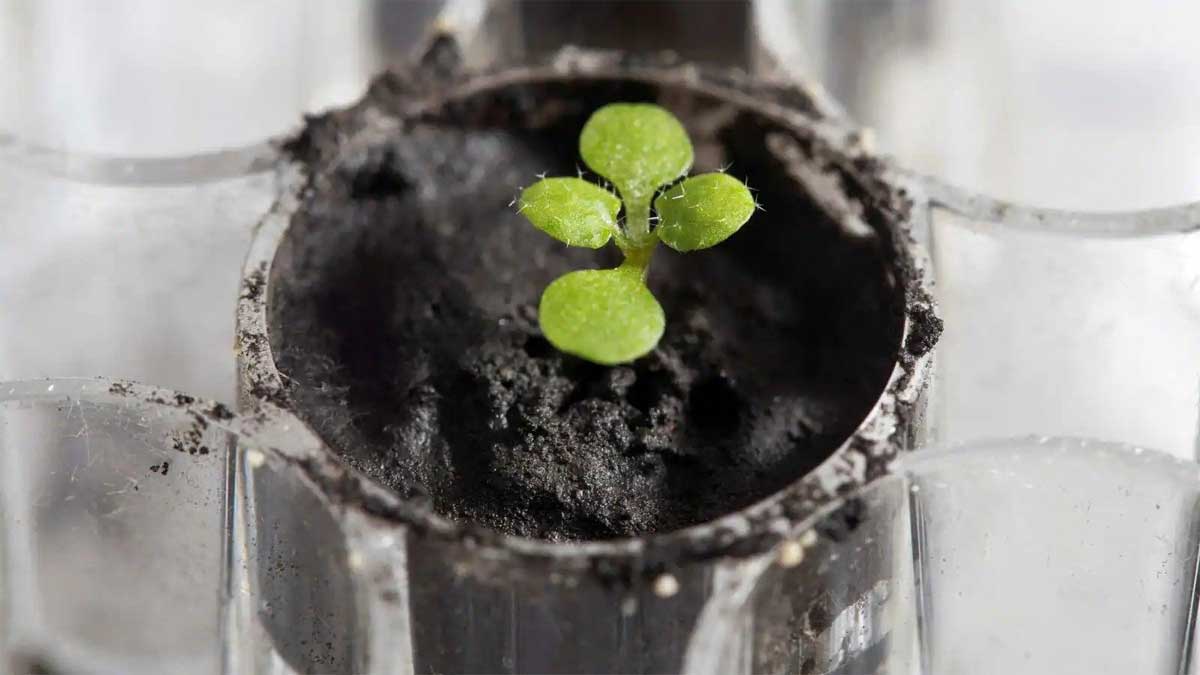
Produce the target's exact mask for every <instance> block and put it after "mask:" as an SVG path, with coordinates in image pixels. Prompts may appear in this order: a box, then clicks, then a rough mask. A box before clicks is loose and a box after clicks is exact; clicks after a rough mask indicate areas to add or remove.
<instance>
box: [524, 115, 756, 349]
mask: <svg viewBox="0 0 1200 675" xmlns="http://www.w3.org/2000/svg"><path fill="white" fill-rule="evenodd" d="M579 154H580V156H582V157H583V161H584V163H586V164H587V165H588V167H589V168H590V169H591V170H592V171H595V172H596V173H598V174H600V175H601V176H603V177H604V178H606V179H608V180H609V181H610V182H611V183H612V185H613V186H614V187H615V188H616V189H617V192H618V193H619V194H620V198H619V199H618V198H617V196H616V195H614V194H613V193H612V192H610V191H609V190H607V189H605V188H604V187H601V186H599V185H596V184H594V183H591V182H588V181H586V180H583V179H582V178H543V179H541V180H539V181H538V182H537V183H534V184H533V185H531V186H529V187H527V188H525V189H524V190H523V191H522V192H521V196H520V197H519V198H518V200H517V201H518V202H519V208H518V212H520V213H522V214H524V215H525V217H526V218H528V219H529V221H530V222H531V223H533V225H534V226H535V227H537V228H538V229H539V230H542V231H543V232H545V233H546V234H548V235H550V236H551V237H554V238H555V239H558V240H559V241H561V242H564V243H566V244H568V245H571V246H581V247H584V248H593V249H595V248H600V247H602V246H604V245H605V244H607V243H608V242H609V240H615V241H616V244H617V247H618V248H620V249H621V253H623V254H624V256H625V261H624V262H623V263H622V264H621V265H620V266H619V267H617V268H616V269H610V270H579V271H575V272H569V273H567V274H564V275H563V276H561V277H559V278H558V279H555V280H554V281H553V282H552V283H551V284H550V285H549V286H547V287H546V290H545V291H544V292H543V293H542V300H541V303H540V305H539V306H538V322H539V323H540V324H541V328H542V333H544V334H545V336H546V339H547V340H549V341H550V343H551V344H553V345H554V346H555V347H557V348H558V349H559V350H561V351H563V352H566V353H568V354H574V355H575V356H579V357H582V358H584V359H587V360H589V361H592V362H595V363H599V364H603V365H614V364H618V363H627V362H629V361H633V360H634V359H637V358H638V357H641V356H644V355H645V354H646V353H648V352H649V351H650V350H652V349H654V346H655V345H656V344H658V341H659V339H661V338H662V335H663V330H664V328H665V327H666V317H665V315H664V314H663V309H662V306H661V305H659V304H658V300H656V299H655V298H654V294H653V293H651V292H650V289H649V288H647V287H646V273H647V271H648V270H649V267H650V258H651V257H652V256H653V255H654V249H655V247H657V246H658V242H660V241H661V242H663V243H665V244H666V245H667V246H670V247H671V248H673V249H675V250H676V251H680V252H683V253H687V252H689V251H698V250H700V249H704V248H708V247H710V246H715V245H716V244H719V243H721V242H722V241H724V240H725V239H727V238H729V237H730V236H731V235H732V234H733V233H734V232H737V231H738V229H739V228H741V227H742V225H744V224H745V223H746V221H747V220H749V219H750V215H751V214H752V213H753V212H754V209H755V208H756V206H757V205H756V204H755V202H754V197H752V196H751V195H750V190H749V189H748V188H747V187H746V186H745V185H743V184H742V182H741V181H739V180H738V179H736V178H734V177H732V176H729V175H726V174H725V173H722V172H718V173H706V174H701V175H699V176H692V177H690V178H686V179H684V180H682V181H679V182H676V181H678V180H679V178H681V177H682V176H684V175H685V174H686V173H687V172H688V169H690V168H691V167H692V143H691V141H690V140H689V139H688V135H687V132H686V131H684V129H683V125H682V124H680V123H679V120H677V119H676V118H675V116H674V115H672V114H671V113H669V112H667V111H666V110H664V109H662V108H660V107H658V106H656V105H652V104H648V103H612V104H610V105H606V106H604V107H603V108H600V109H599V110H597V111H596V112H595V113H593V114H592V116H591V118H589V119H588V121H587V124H585V125H584V126H583V132H582V133H580V135H579ZM668 184H673V185H671V186H670V187H669V188H667V189H666V190H664V191H662V192H661V193H659V194H658V195H657V196H655V193H657V192H658V190H659V189H660V188H661V187H663V186H664V185H668ZM622 204H623V205H624V207H625V213H624V219H621V218H619V215H620V213H621V206H622ZM651 207H653V212H654V214H655V215H654V217H652V216H651ZM652 225H653V227H652Z"/></svg>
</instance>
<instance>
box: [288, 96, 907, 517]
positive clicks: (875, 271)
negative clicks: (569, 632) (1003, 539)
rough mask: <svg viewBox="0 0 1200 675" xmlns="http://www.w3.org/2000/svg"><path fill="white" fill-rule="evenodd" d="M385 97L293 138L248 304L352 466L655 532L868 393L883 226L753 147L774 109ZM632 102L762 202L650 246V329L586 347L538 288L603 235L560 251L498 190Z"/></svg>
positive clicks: (827, 429) (702, 101)
mask: <svg viewBox="0 0 1200 675" xmlns="http://www.w3.org/2000/svg"><path fill="white" fill-rule="evenodd" d="M405 96H406V95H405V93H404V92H403V91H402V90H401V88H400V87H399V86H398V85H396V84H395V83H394V82H393V83H389V82H386V81H385V82H383V83H380V84H377V85H376V87H374V88H373V90H372V93H371V94H369V95H368V99H367V100H366V101H364V103H362V104H360V105H358V106H356V107H355V108H353V109H350V110H348V111H343V112H339V113H335V114H332V115H329V116H326V117H323V118H318V119H315V120H311V121H310V122H309V124H308V126H307V128H306V129H305V130H304V132H303V133H302V134H301V135H300V136H299V137H298V138H297V139H296V140H295V141H294V142H293V143H292V144H291V146H290V149H291V151H292V152H293V153H294V155H295V156H296V158H297V160H298V161H302V162H305V163H306V164H307V165H308V166H307V169H308V171H309V175H310V179H311V182H310V187H309V189H308V190H307V192H306V195H305V197H304V203H303V206H302V207H301V209H300V211H299V213H298V214H297V215H296V216H295V217H294V219H293V221H292V224H291V226H290V229H289V231H288V233H287V235H286V237H285V239H284V241H283V243H282V245H281V248H280V251H279V253H278V255H277V256H276V259H275V262H274V265H273V268H272V278H271V283H270V289H271V293H270V297H269V298H268V302H269V313H270V321H269V323H270V334H271V335H270V337H271V344H272V348H273V350H274V352H275V355H276V361H277V365H278V367H279V369H280V371H281V372H282V373H283V375H284V376H285V391H286V394H287V397H288V399H289V403H290V405H291V406H292V407H293V408H294V409H295V411H296V412H297V413H298V414H299V415H300V416H301V417H302V418H304V419H305V420H306V421H307V422H308V423H309V424H311V425H312V426H313V427H314V429H315V430H316V431H317V432H318V433H319V434H321V435H322V437H323V438H324V439H325V440H326V441H327V442H328V443H329V444H330V445H331V446H332V447H333V448H334V449H335V450H336V451H337V452H339V453H340V454H341V455H343V456H344V457H345V458H346V460H347V461H349V462H350V463H351V464H353V465H354V466H355V467H356V468H358V469H359V470H361V471H362V472H364V473H366V474H367V475H369V476H371V477H372V478H374V479H375V480H377V481H379V482H381V483H383V484H384V485H386V486H389V487H390V488H392V489H395V490H397V491H398V492H400V493H401V494H402V495H404V496H406V497H411V498H428V499H430V500H432V504H433V506H434V508H435V509H436V510H437V511H438V512H440V513H442V514H444V515H446V516H449V517H452V518H455V519H459V520H463V521H470V522H474V523H477V524H480V525H483V526H486V527H490V528H494V529H497V530H501V531H504V532H509V533H513V534H518V535H524V536H530V537H538V538H545V539H553V540H564V539H606V538H613V537H622V536H631V535H638V534H644V533H651V532H662V531H669V530H673V529H678V528H682V527H685V526H688V525H692V524H695V523H699V522H703V521H706V520H710V519H713V518H716V517H718V516H721V515H723V514H726V513H729V512H732V511H734V510H737V509H738V508H740V507H744V506H747V505H749V504H751V503H753V502H755V501H757V500H760V499H762V498H764V497H766V496H767V495H769V494H771V493H772V492H774V491H776V490H779V489H780V488H782V487H783V486H785V485H787V484H788V483H791V482H793V481H795V480H797V479H798V478H799V477H801V476H802V475H803V474H805V473H806V472H807V471H809V470H810V469H812V468H813V467H815V466H816V465H817V464H819V463H820V462H821V461H822V460H824V459H825V458H826V457H828V456H829V454H830V453H831V452H832V451H833V450H835V449H836V448H837V447H838V446H839V445H840V444H841V443H842V442H843V441H844V440H845V439H846V438H847V437H848V436H849V435H850V434H851V433H852V432H853V431H854V429H855V428H856V426H857V425H858V424H859V423H860V422H861V421H862V420H863V418H864V417H865V416H866V414H867V413H868V412H869V411H870V409H871V408H872V406H873V405H874V404H875V402H876V400H877V399H878V397H879V396H880V394H881V392H882V391H883V389H884V386H885V384H886V381H887V378H888V376H889V374H890V372H891V368H892V365H893V363H894V361H895V357H896V353H897V350H898V346H899V342H900V332H901V321H902V320H901V306H900V304H901V300H902V298H901V297H900V291H898V290H897V288H896V286H895V284H896V281H895V280H894V278H893V274H892V272H891V262H890V260H891V258H890V256H889V255H888V253H887V251H888V250H890V249H889V248H888V247H889V245H890V244H888V243H885V242H884V241H883V237H880V236H878V235H877V236H861V235H859V236H855V235H853V234H850V233H849V232H848V231H847V229H846V228H844V227H842V226H841V225H839V224H838V223H837V222H835V220H834V219H833V218H831V217H830V216H829V215H827V214H826V213H824V212H823V211H821V210H820V209H818V208H817V207H816V205H815V204H814V202H813V200H812V199H811V197H810V196H809V195H808V194H806V193H805V192H804V191H803V190H802V189H801V187H800V185H799V184H798V182H797V181H796V180H795V178H794V177H793V176H792V175H791V172H789V170H788V169H789V166H788V165H787V162H786V161H785V160H783V159H781V158H780V157H778V156H777V155H776V154H775V153H773V152H771V151H770V150H769V149H768V145H769V144H768V143H767V138H768V137H769V136H770V135H772V134H781V133H786V132H785V131H783V130H781V129H780V128H778V127H777V126H776V125H773V124H771V123H769V122H767V121H766V120H765V119H764V118H763V117H761V116H759V115H757V114H756V113H755V112H754V111H753V110H749V109H743V108H738V107H735V106H732V105H730V104H728V103H726V102H723V101H721V100H718V99H716V98H713V97H710V96H707V95H700V94H696V93H692V92H688V91H685V90H682V89H680V88H676V87H674V86H655V85H650V84H645V83H631V82H618V81H611V80H610V81H605V80H588V81H579V82H553V83H540V84H522V85H510V86H508V87H506V88H504V89H501V90H484V91H482V92H476V93H474V94H471V95H469V96H467V97H465V98H462V99H459V100H457V101H456V102H454V103H453V104H447V105H443V106H439V107H438V108H437V110H436V111H434V112H432V113H426V114H423V115H421V116H420V117H417V118H414V117H405V116H404V115H402V114H400V112H399V111H401V110H403V109H404V106H405V103H406V100H405ZM630 100H652V101H658V102H659V103H660V104H662V105H665V106H667V107H668V108H670V109H672V110H673V111H674V112H675V113H676V114H677V115H678V116H679V117H680V118H681V119H682V120H683V121H684V123H685V125H686V126H688V128H689V131H690V132H691V133H692V135H693V140H694V142H695V143H696V151H697V152H696V157H697V166H696V169H695V170H696V171H697V172H699V171H707V170H713V169H716V168H718V167H722V166H728V167H729V171H730V172H731V173H732V174H734V175H736V176H738V177H739V178H743V179H746V180H747V181H748V183H749V184H750V186H751V187H752V188H754V189H756V190H757V197H758V200H759V202H760V203H761V204H762V205H763V206H764V208H765V211H763V212H759V213H756V214H755V215H754V217H753V218H752V219H751V220H750V222H749V223H748V224H747V225H746V226H745V227H744V228H743V229H742V231H741V232H739V233H738V234H737V235H735V236H734V237H733V238H732V239H730V240H729V241H727V242H726V243H724V244H722V245H721V246H719V247H717V248H714V249H710V250H708V251H703V252H698V253H692V254H688V255H681V254H677V253H675V252H673V251H670V250H668V249H666V247H660V250H659V251H658V252H657V253H656V255H655V259H654V262H653V264H652V266H651V271H650V277H649V284H650V287H651V288H652V289H653V291H654V294H655V295H656V296H657V297H658V299H659V301H660V302H661V303H662V305H663V307H664V309H665V311H666V315H667V328H666V334H665V336H664V338H663V340H662V342H661V344H660V345H659V346H658V348H657V349H655V350H654V351H653V352H652V353H651V354H650V355H649V356H647V357H645V358H643V359H641V360H639V361H637V362H635V363H633V364H630V365H627V366H618V367H601V366H596V365H593V364H589V363H586V362H583V361H581V360H579V359H576V358H573V357H569V356H565V355H563V354H560V353H558V352H557V351H556V350H555V349H554V348H553V347H552V346H551V345H550V344H549V343H548V342H547V341H546V340H545V339H544V338H543V337H542V336H541V334H540V332H539V330H538V325H537V316H536V307H537V303H538V298H539V296H540V294H541V292H542V289H543V288H545V286H546V285H547V284H548V283H549V282H550V281H552V280H553V279H554V278H556V277H557V276H559V275H561V274H563V273H565V272H567V271H569V270H572V269H579V268H588V267H601V266H606V265H613V264H615V263H616V262H618V261H619V257H618V256H619V253H618V252H617V251H616V250H615V249H610V250H606V251H601V252H593V251H588V250H582V249H572V248H568V247H566V246H565V245H563V244H560V243H558V242H556V241H554V240H552V239H550V238H549V237H547V236H546V235H544V234H542V233H540V232H538V231H537V230H535V229H534V228H533V227H532V226H531V225H530V224H529V223H528V222H527V221H526V220H525V219H524V218H522V217H521V216H520V215H518V214H517V213H516V212H515V210H514V208H512V206H511V204H510V202H512V200H513V198H514V196H515V195H516V194H517V193H518V191H519V188H520V187H521V186H523V185H528V184H530V183H531V182H533V181H534V180H536V178H537V175H539V174H547V175H575V174H576V170H577V168H578V167H579V166H580V162H579V160H578V156H577V149H576V148H577V138H578V133H579V130H580V127H581V126H582V124H583V122H584V120H585V119H586V118H587V115H588V114H589V113H590V112H591V111H592V110H594V109H595V108H597V107H599V106H600V105H603V104H604V103H607V102H611V101H630ZM801 140H802V139H801ZM788 161H795V160H794V159H793V160H788ZM584 175H585V176H587V174H586V173H585V174H584Z"/></svg>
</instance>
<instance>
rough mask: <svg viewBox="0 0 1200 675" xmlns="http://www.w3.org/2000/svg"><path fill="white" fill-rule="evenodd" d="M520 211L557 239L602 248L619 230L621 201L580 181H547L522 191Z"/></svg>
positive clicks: (575, 179)
mask: <svg viewBox="0 0 1200 675" xmlns="http://www.w3.org/2000/svg"><path fill="white" fill-rule="evenodd" d="M519 201H520V212H521V213H522V214H524V215H525V217H526V218H528V219H529V222H531V223H533V225H534V226H535V227H537V228H538V229H539V230H541V231H543V232H545V233H546V234H548V235H550V236H551V237H554V238H555V239H557V240H559V241H561V242H564V243H566V244H570V245H571V246H582V247H584V248H600V247H601V246H603V245H605V244H606V243H608V240H609V239H610V238H612V236H613V233H614V232H616V230H617V213H619V212H620V210H621V200H620V199H618V198H617V196H616V195H614V194H613V193H611V192H609V191H608V190H605V189H604V188H602V187H600V186H599V185H595V184H593V183H589V182H587V181H586V180H583V179H580V178H543V179H542V180H540V181H538V182H536V183H534V184H533V185H530V186H529V187H527V188H525V189H524V190H522V191H521V198H520V200H519Z"/></svg>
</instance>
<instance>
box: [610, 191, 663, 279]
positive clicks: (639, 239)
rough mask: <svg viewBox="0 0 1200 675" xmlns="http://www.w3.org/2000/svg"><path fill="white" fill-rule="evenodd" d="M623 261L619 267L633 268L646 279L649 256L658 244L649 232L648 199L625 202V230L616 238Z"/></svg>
mask: <svg viewBox="0 0 1200 675" xmlns="http://www.w3.org/2000/svg"><path fill="white" fill-rule="evenodd" d="M617 245H618V246H619V247H620V248H621V253H624V254H625V262H623V263H621V267H622V268H625V269H629V270H634V271H636V272H637V273H638V275H639V276H640V277H641V278H642V281H643V282H644V281H645V280H646V273H647V272H648V271H649V270H650V258H651V257H652V256H653V255H654V249H655V247H656V246H657V245H658V237H656V236H654V234H653V233H652V232H650V200H649V199H638V200H629V201H626V202H625V232H624V233H623V235H622V236H621V237H618V239H617Z"/></svg>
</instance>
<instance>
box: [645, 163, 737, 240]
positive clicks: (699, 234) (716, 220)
mask: <svg viewBox="0 0 1200 675" xmlns="http://www.w3.org/2000/svg"><path fill="white" fill-rule="evenodd" d="M754 208H755V207H754V197H753V195H751V194H750V190H749V188H747V187H746V186H745V185H743V184H742V182H741V181H739V180H738V179H736V178H734V177H733V176H730V175H728V174H724V173H706V174H701V175H699V176H692V177H691V178H688V179H687V180H685V181H682V182H681V183H679V184H678V185H676V186H675V187H673V188H671V189H670V190H667V191H666V192H663V193H662V194H660V195H659V196H658V197H657V198H656V199H655V200H654V210H655V211H657V212H658V217H659V223H658V228H657V229H656V230H655V232H656V233H657V234H658V238H659V239H661V240H662V241H663V242H664V243H666V245H667V246H670V247H671V248H673V249H675V250H676V251H681V252H684V253H686V252H688V251H696V250H699V249H702V248H708V247H710V246H715V245H717V244H719V243H721V242H722V241H725V240H726V239H728V238H729V237H730V236H731V235H732V234H733V233H734V232H737V231H738V230H739V229H740V228H741V227H742V225H745V224H746V221H747V220H749V219H750V215H751V214H753V213H754Z"/></svg>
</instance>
